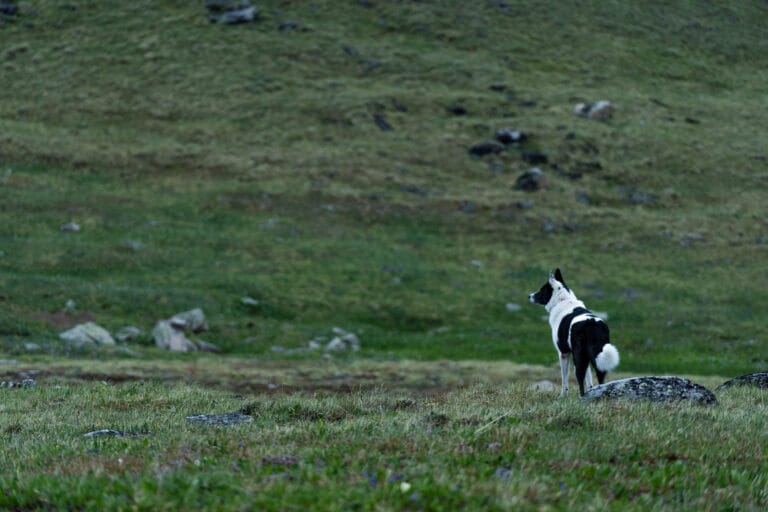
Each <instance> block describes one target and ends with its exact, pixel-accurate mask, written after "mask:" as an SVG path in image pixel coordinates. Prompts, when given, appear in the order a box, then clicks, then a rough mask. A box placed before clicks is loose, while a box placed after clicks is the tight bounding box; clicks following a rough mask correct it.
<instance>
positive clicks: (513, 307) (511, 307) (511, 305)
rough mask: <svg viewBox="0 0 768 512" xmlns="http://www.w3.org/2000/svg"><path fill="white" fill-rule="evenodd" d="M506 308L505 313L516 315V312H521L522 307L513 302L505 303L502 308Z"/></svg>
mask: <svg viewBox="0 0 768 512" xmlns="http://www.w3.org/2000/svg"><path fill="white" fill-rule="evenodd" d="M504 307H506V308H507V311H509V312H510V313H517V312H518V311H521V310H522V309H523V307H522V306H521V305H520V304H515V303H514V302H507V304H506V305H505V306H504Z"/></svg>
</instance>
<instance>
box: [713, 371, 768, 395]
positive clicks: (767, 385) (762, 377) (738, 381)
mask: <svg viewBox="0 0 768 512" xmlns="http://www.w3.org/2000/svg"><path fill="white" fill-rule="evenodd" d="M733 386H751V387H754V388H760V389H768V372H760V373H750V374H747V375H742V376H741V377H736V378H735V379H731V380H729V381H726V382H723V383H722V384H720V385H719V386H717V387H716V388H715V391H721V390H723V389H728V388H730V387H733Z"/></svg>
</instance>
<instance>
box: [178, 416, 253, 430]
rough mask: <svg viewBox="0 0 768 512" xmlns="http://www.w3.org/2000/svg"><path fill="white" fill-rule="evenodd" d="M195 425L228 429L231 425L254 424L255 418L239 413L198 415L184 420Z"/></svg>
mask: <svg viewBox="0 0 768 512" xmlns="http://www.w3.org/2000/svg"><path fill="white" fill-rule="evenodd" d="M184 419H185V420H187V421H188V422H189V423H192V424H194V425H204V426H209V427H227V426H230V425H239V424H242V423H251V422H253V417H252V416H248V415H247V414H241V413H239V412H227V413H224V414H197V415H194V416H187V417H186V418H184Z"/></svg>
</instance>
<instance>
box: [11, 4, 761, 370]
mask: <svg viewBox="0 0 768 512" xmlns="http://www.w3.org/2000/svg"><path fill="white" fill-rule="evenodd" d="M199 4H201V2H186V1H151V2H150V1H135V2H118V1H98V2H97V1H86V0H84V1H80V2H76V3H71V4H66V5H64V4H62V3H60V2H54V1H44V0H38V1H22V2H20V3H19V9H20V15H19V16H17V17H15V18H10V17H6V18H3V22H2V24H1V25H0V47H1V48H2V64H1V65H2V73H0V90H2V91H3V93H4V94H3V100H2V101H1V102H0V198H1V200H0V251H1V252H0V295H2V302H1V303H0V343H2V345H1V346H2V348H3V350H4V351H5V352H9V353H14V354H17V355H18V354H20V353H24V352H25V349H24V348H23V344H24V343H28V342H32V343H37V344H39V345H41V346H42V347H43V350H44V351H48V352H51V353H53V354H60V353H62V352H61V351H62V349H61V348H60V347H59V346H58V343H57V342H56V341H55V340H56V336H57V334H58V332H59V331H60V330H61V329H62V328H64V327H66V326H68V325H72V324H74V323H77V322H78V321H82V320H83V319H93V320H95V321H97V322H99V323H100V324H102V325H104V326H105V327H107V328H109V329H111V330H114V329H116V328H118V327H120V326H122V325H125V324H133V325H138V326H139V327H142V328H144V329H145V330H148V329H150V328H151V326H152V325H153V324H154V322H155V321H156V320H158V319H160V318H164V317H167V316H169V315H171V314H173V313H175V312H177V311H180V310H182V309H189V308H191V307H195V306H200V307H202V308H203V309H204V310H205V311H206V312H207V314H208V316H209V321H210V323H211V326H212V330H211V332H210V333H208V334H207V335H206V339H208V340H209V341H213V342H216V343H218V344H220V345H221V346H222V347H223V348H224V349H225V350H226V351H228V352H231V353H235V354H238V353H242V354H260V355H263V356H268V355H269V354H271V351H270V347H271V346H272V345H280V346H283V347H287V348H292V347H299V346H303V345H305V344H306V342H307V341H308V340H309V339H311V338H313V337H315V336H317V335H322V334H327V333H328V332H329V330H330V328H331V327H332V326H334V325H338V326H341V327H344V328H346V329H349V330H355V331H356V332H358V333H359V334H360V336H361V339H362V343H363V355H365V356H369V357H393V356H394V357H402V358H417V359H418V358H426V359H431V358H454V359H460V358H473V359H501V358H504V359H512V360H515V361H518V362H529V363H544V364H550V363H551V362H552V360H553V357H552V354H553V351H552V347H551V344H550V342H549V341H548V338H549V333H548V328H547V326H546V324H545V323H544V322H542V320H541V316H542V314H543V310H541V309H537V308H534V307H533V306H529V305H527V304H526V303H525V297H526V295H527V294H528V293H529V292H530V291H532V290H534V289H536V288H538V287H539V286H540V285H541V283H542V282H543V280H544V279H545V277H546V273H547V271H548V270H550V269H551V268H553V267H555V266H560V267H561V268H562V269H563V272H564V274H565V276H566V279H567V280H568V281H569V284H570V285H571V286H572V288H574V290H575V291H576V293H577V294H579V295H580V296H581V297H582V298H583V299H584V300H585V301H586V302H587V305H588V306H590V307H591V308H592V309H594V310H598V311H607V312H609V314H610V324H611V327H612V331H613V335H614V339H615V343H616V344H617V346H619V348H620V350H621V352H622V368H623V369H624V370H625V371H634V372H654V373H673V372H680V371H686V372H695V373H710V374H721V375H731V374H735V373H743V372H747V371H752V370H756V369H762V368H765V366H766V364H767V363H766V360H765V357H764V354H763V352H764V351H765V343H766V336H768V328H767V327H766V323H765V321H764V318H765V313H766V308H765V304H766V299H768V292H766V288H765V287H764V286H761V283H762V282H764V281H765V279H766V270H765V265H764V264H763V262H762V260H763V259H764V258H763V256H764V255H765V252H766V240H768V238H766V237H768V227H767V226H766V221H765V218H764V214H763V211H762V210H763V209H762V204H763V202H764V201H765V191H764V190H765V185H766V179H767V178H768V173H766V161H767V159H768V144H766V141H765V136H764V133H763V132H764V130H763V127H764V120H765V114H766V108H768V104H766V97H765V92H764V87H763V84H764V83H765V82H766V78H767V77H766V66H765V55H768V48H767V46H768V43H766V40H765V37H764V27H763V23H762V20H763V19H765V15H766V7H765V5H764V4H763V3H761V2H742V3H740V4H738V5H735V6H728V7H723V6H721V5H719V4H718V3H714V2H713V3H702V2H677V3H675V5H673V6H669V5H667V3H664V2H646V3H643V4H642V6H629V5H624V3H621V2H584V3H582V4H580V6H579V8H578V9H574V8H572V7H569V6H565V5H563V4H562V3H560V2H536V3H531V4H523V3H518V2H514V3H513V2H509V3H504V2H491V1H477V2H465V3H463V4H461V5H458V4H457V3H456V2H448V1H425V2H409V1H398V2H383V1H373V2H356V1H351V0H350V1H323V0H317V1H313V2H286V1H275V2H269V1H264V2H260V3H259V7H260V8H261V13H262V15H261V18H260V20H259V21H258V22H256V23H254V24H248V25H241V26H223V25H218V24H210V23H209V22H208V21H207V18H206V13H205V10H204V9H203V7H202V5H199ZM288 22H290V23H288ZM603 98H605V99H610V100H611V101H612V102H614V104H615V106H616V113H615V115H614V117H613V119H611V120H609V121H605V122H598V121H590V120H586V119H582V118H579V117H576V116H575V115H574V114H573V112H572V108H573V105H574V103H576V102H578V101H594V100H598V99H603ZM458 106H460V107H463V108H464V109H465V111H466V113H465V114H464V115H457V114H456V113H455V112H457V111H458V110H457V109H456V108H454V107H458ZM377 119H378V121H379V124H381V127H380V126H379V125H377V122H376V121H377ZM384 123H386V124H384ZM382 127H383V128H384V129H383V128H382ZM387 127H388V128H389V129H386V128H387ZM504 127H511V128H515V129H519V130H523V131H524V132H526V133H527V134H529V135H530V138H529V141H528V142H527V143H526V145H525V147H523V148H508V149H507V150H506V151H504V152H502V153H500V154H498V155H490V156H486V157H482V158H478V157H472V156H470V155H469V153H468V148H469V147H470V146H472V145H473V144H476V143H478V142H482V141H484V140H488V139H490V138H492V137H493V134H494V132H495V131H496V130H497V129H499V128H504ZM522 150H538V151H541V152H544V153H546V155H547V156H548V163H547V164H544V165H541V167H542V169H543V170H544V171H545V172H546V174H547V176H548V181H547V186H546V188H545V189H543V190H540V191H536V192H525V191H521V190H515V189H514V184H515V181H516V179H517V178H518V176H519V175H520V174H521V173H522V172H524V171H527V170H529V169H530V167H531V165H530V164H528V163H526V162H524V161H523V159H522V158H521V151H522ZM67 222H76V223H77V224H79V225H80V226H81V228H82V229H81V231H80V232H77V233H68V232H62V231H60V229H59V227H60V226H61V225H62V224H64V223H67ZM245 295H248V296H251V297H255V298H257V299H258V300H260V301H261V305H260V307H259V308H256V309H253V308H247V307H245V306H243V305H242V304H241V303H240V298H241V297H243V296H245ZM70 299H71V300H74V301H75V302H76V308H75V310H74V311H68V312H63V313H62V309H63V308H64V305H65V303H66V301H67V300H70ZM508 302H513V303H517V304H520V305H522V306H523V309H522V311H520V312H516V313H511V312H509V311H507V310H506V308H505V304H506V303H508ZM148 351H149V353H150V355H148V357H158V354H155V353H152V352H153V351H152V350H150V349H148ZM142 353H143V354H145V353H147V351H142Z"/></svg>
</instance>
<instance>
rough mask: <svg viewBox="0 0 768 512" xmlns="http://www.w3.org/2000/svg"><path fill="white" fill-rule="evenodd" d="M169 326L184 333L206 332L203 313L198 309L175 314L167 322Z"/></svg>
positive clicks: (206, 326) (206, 327)
mask: <svg viewBox="0 0 768 512" xmlns="http://www.w3.org/2000/svg"><path fill="white" fill-rule="evenodd" d="M169 321H170V322H171V325H173V326H174V327H175V328H177V329H181V330H183V331H184V332H202V331H206V330H208V324H207V323H206V321H205V313H203V310H202V309H200V308H195V309H190V310H189V311H184V312H183V313H176V314H175V315H173V316H172V317H171V319H170V320H169Z"/></svg>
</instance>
